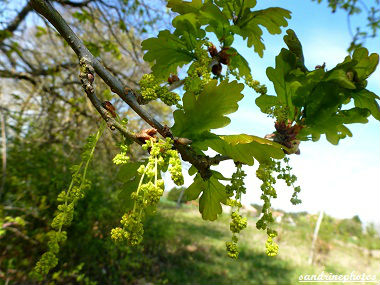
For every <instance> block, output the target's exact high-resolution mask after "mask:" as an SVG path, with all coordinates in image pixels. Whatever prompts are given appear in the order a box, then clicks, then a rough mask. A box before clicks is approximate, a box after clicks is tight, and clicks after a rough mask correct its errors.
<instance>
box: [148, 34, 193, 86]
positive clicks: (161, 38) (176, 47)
mask: <svg viewBox="0 0 380 285" xmlns="http://www.w3.org/2000/svg"><path fill="white" fill-rule="evenodd" d="M141 45H142V49H143V50H147V53H146V54H145V55H144V60H145V61H148V62H151V63H153V66H152V71H153V73H154V75H155V76H156V77H157V78H160V79H161V78H167V77H168V76H169V75H170V73H176V72H177V67H181V66H183V65H185V64H187V63H189V62H190V61H191V60H192V59H193V55H192V54H191V53H190V52H189V51H188V47H187V45H186V42H184V41H182V39H181V38H179V37H177V36H176V35H174V34H171V33H170V32H169V31H168V30H164V31H161V32H160V33H159V34H158V37H157V38H149V39H147V40H145V41H143V42H142V44H141Z"/></svg>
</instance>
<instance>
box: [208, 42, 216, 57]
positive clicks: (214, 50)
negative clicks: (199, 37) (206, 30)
mask: <svg viewBox="0 0 380 285" xmlns="http://www.w3.org/2000/svg"><path fill="white" fill-rule="evenodd" d="M208 52H209V54H210V56H211V57H214V56H217V55H218V50H217V49H216V47H215V46H214V45H212V46H210V47H208Z"/></svg>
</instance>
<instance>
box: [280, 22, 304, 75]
mask: <svg viewBox="0 0 380 285" xmlns="http://www.w3.org/2000/svg"><path fill="white" fill-rule="evenodd" d="M284 42H285V44H286V45H287V46H288V49H289V50H290V51H291V52H292V53H294V54H295V55H296V58H297V67H299V68H300V69H301V70H302V71H304V72H306V71H308V70H307V68H306V66H305V59H304V56H303V50H302V45H301V42H300V41H299V39H298V37H297V35H296V33H295V32H294V31H293V30H292V29H288V30H287V31H286V35H285V36H284Z"/></svg>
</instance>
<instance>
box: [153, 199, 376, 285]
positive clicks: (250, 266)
mask: <svg viewBox="0 0 380 285" xmlns="http://www.w3.org/2000/svg"><path fill="white" fill-rule="evenodd" d="M158 212H159V213H158V216H156V217H152V218H151V219H149V221H148V223H147V225H146V226H148V227H149V231H148V232H149V233H150V234H151V233H160V234H161V236H160V237H159V238H158V240H161V241H163V242H164V243H165V245H164V253H161V254H160V260H158V261H157V262H158V266H159V271H160V272H161V273H162V280H161V282H162V283H168V284H220V285H223V284H297V283H298V277H299V275H300V274H320V273H321V272H322V271H325V272H331V273H333V274H350V273H351V272H352V271H356V272H358V273H363V272H365V273H367V274H376V273H378V265H379V264H380V258H379V257H374V256H369V255H368V254H367V253H366V252H365V250H364V249H363V248H359V247H357V246H353V245H349V244H345V243H342V242H337V243H335V242H334V241H331V242H329V243H328V244H327V245H328V248H329V250H328V252H327V253H326V252H325V253H317V254H316V260H317V261H316V264H314V265H312V266H309V265H307V259H308V256H309V252H310V246H311V235H312V232H313V225H312V224H310V223H309V224H308V223H303V225H302V226H300V227H298V226H293V227H291V226H289V225H286V226H283V227H279V228H278V230H279V241H278V244H279V247H280V251H279V255H278V256H277V257H268V256H267V255H266V254H265V241H266V235H265V233H264V232H261V231H258V230H257V229H256V228H255V220H254V219H253V218H250V220H249V226H248V228H247V229H246V230H244V231H243V232H242V233H241V235H240V242H239V246H240V255H239V259H238V260H231V259H230V258H228V257H227V256H226V251H225V242H226V241H228V240H229V239H230V238H231V233H230V232H229V225H228V223H229V217H228V215H226V214H223V215H222V216H221V217H220V218H219V219H218V220H217V221H215V222H206V221H203V220H202V219H201V217H200V214H199V212H198V210H197V208H196V207H195V206H189V205H185V206H183V207H181V208H179V209H177V208H176V207H175V203H171V202H169V201H165V200H163V202H162V203H161V204H160V207H159V209H158ZM150 238H154V237H150ZM379 277H380V276H378V278H379ZM313 284H318V283H313Z"/></svg>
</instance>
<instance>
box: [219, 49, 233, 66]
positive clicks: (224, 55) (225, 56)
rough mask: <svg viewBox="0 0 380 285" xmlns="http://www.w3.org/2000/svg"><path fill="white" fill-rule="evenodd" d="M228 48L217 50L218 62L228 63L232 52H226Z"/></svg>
mask: <svg viewBox="0 0 380 285" xmlns="http://www.w3.org/2000/svg"><path fill="white" fill-rule="evenodd" d="M229 49H230V48H229V47H225V48H223V49H222V50H221V51H220V52H219V54H218V57H219V62H220V63H222V64H225V65H229V64H230V62H231V59H230V57H231V55H232V54H230V53H228V50H229Z"/></svg>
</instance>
